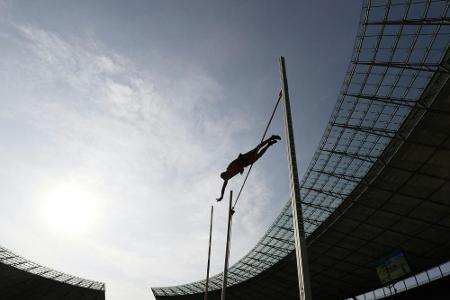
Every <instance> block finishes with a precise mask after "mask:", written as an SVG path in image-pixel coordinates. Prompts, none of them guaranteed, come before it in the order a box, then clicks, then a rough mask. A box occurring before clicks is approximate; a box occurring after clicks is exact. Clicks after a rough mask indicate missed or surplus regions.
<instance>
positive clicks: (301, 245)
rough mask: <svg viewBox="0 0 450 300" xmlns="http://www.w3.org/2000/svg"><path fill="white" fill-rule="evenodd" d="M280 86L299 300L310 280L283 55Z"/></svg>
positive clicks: (305, 299) (306, 297) (307, 297)
mask: <svg viewBox="0 0 450 300" xmlns="http://www.w3.org/2000/svg"><path fill="white" fill-rule="evenodd" d="M279 63H280V76H281V87H282V92H283V98H284V112H285V113H284V121H285V122H284V126H285V132H286V145H287V158H288V164H289V181H290V188H291V194H290V196H291V206H292V222H293V226H294V238H295V254H296V257H297V273H298V284H299V292H300V299H301V300H311V299H312V295H311V282H310V278H309V266H308V255H307V253H306V239H305V230H304V228H303V213H302V205H301V199H300V183H299V178H298V172H297V160H296V156H295V143H294V129H293V126H292V115H291V104H290V101H289V90H288V82H287V78H286V66H285V63H284V57H282V56H281V57H280V60H279Z"/></svg>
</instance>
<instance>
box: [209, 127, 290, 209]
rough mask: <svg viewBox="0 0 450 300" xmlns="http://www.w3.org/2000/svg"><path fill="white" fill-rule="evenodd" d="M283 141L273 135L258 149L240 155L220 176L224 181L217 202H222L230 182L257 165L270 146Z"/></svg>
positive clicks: (257, 147)
mask: <svg viewBox="0 0 450 300" xmlns="http://www.w3.org/2000/svg"><path fill="white" fill-rule="evenodd" d="M278 140H281V137H280V136H278V135H272V136H271V137H270V138H268V139H267V140H265V141H263V142H261V144H259V145H258V146H256V148H254V149H253V150H250V151H249V152H247V153H244V154H242V153H239V155H238V157H237V158H236V159H235V160H233V161H232V162H231V163H230V164H229V165H228V167H227V170H226V171H225V172H222V173H221V174H220V177H222V179H223V185H222V191H221V193H220V198H217V199H216V200H217V201H220V200H222V198H223V194H224V193H225V188H226V187H227V184H228V180H230V179H231V178H233V177H234V176H236V175H237V174H238V173H240V174H242V173H243V172H244V168H245V167H248V166H250V165H252V164H253V163H255V162H256V161H257V160H258V159H259V158H260V157H261V156H263V154H264V153H265V152H266V151H267V149H269V147H270V146H272V145H273V144H275V143H276V142H278Z"/></svg>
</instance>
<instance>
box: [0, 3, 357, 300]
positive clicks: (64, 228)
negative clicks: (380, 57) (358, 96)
mask: <svg viewBox="0 0 450 300" xmlns="http://www.w3.org/2000/svg"><path fill="white" fill-rule="evenodd" d="M360 10H361V2H360V1H352V0H345V1H332V0H329V1H325V0H320V1H300V0H297V1H289V0H283V1H266V0H252V1H251V0H249V1H237V0H230V1H217V0H191V1H186V0H185V1H182V0H172V1H163V0H160V1H154V0H148V1H138V0H132V1H66V0H62V1H45V0H36V1H22V0H16V1H10V0H0V56H1V57H2V59H1V60H0V80H1V82H2V84H1V85H0V166H1V168H0V207H1V209H0V245H2V246H4V247H6V248H8V249H10V250H12V251H13V252H15V253H18V254H20V255H22V256H24V257H26V258H28V259H30V260H32V261H35V262H38V263H40V264H42V265H44V266H47V267H50V268H53V269H56V270H59V271H63V272H65V273H69V274H71V275H76V276H80V277H83V278H88V279H93V280H97V281H102V282H105V283H106V299H108V300H116V299H137V300H140V299H154V298H153V295H152V293H151V290H150V287H157V286H169V285H176V284H182V283H187V282H191V281H195V280H199V279H202V278H204V276H205V272H206V259H207V246H208V233H209V212H210V207H211V205H214V230H213V247H212V258H211V259H212V264H211V273H212V274H216V273H219V272H221V270H222V269H223V255H224V247H225V230H226V218H225V216H226V210H227V203H226V201H222V202H220V203H216V202H215V198H216V197H218V196H219V192H220V188H221V184H222V180H221V179H220V177H219V174H220V173H221V172H222V171H224V169H225V168H226V166H227V165H228V163H229V162H230V161H231V160H233V159H235V158H236V157H237V155H238V153H240V152H241V153H243V152H246V151H248V150H250V149H251V148H253V147H254V146H256V144H257V143H258V142H259V140H260V139H261V136H262V133H263V131H264V128H265V126H266V123H267V120H268V118H269V116H270V113H271V112H272V108H273V106H274V104H275V101H276V98H277V96H278V92H279V90H280V79H279V67H278V58H279V56H280V55H283V56H285V58H286V64H287V76H288V81H289V91H290V96H291V105H292V113H293V118H294V120H293V122H294V130H295V142H296V150H297V160H298V164H299V173H300V175H301V174H303V173H304V172H305V170H306V168H307V165H308V163H309V161H310V159H311V158H312V156H313V153H314V151H315V149H316V148H317V146H318V143H319V141H320V138H321V136H322V133H323V131H324V129H325V126H326V124H327V121H328V119H329V117H330V114H331V112H332V110H333V107H334V103H335V102H336V99H337V96H338V93H339V89H340V86H341V84H342V82H343V79H344V75H345V72H346V69H347V66H348V64H349V61H350V57H351V53H352V48H353V42H354V39H355V35H356V31H357V28H358V21H359V14H360ZM282 108H283V107H282V106H280V109H278V111H277V113H276V115H275V118H274V120H273V122H272V125H271V128H270V130H269V135H271V134H279V135H281V136H282V138H283V139H282V141H281V142H279V143H278V144H276V145H274V146H273V147H271V148H270V149H269V150H268V151H267V152H266V154H265V155H264V157H263V158H261V160H260V161H258V163H257V164H255V166H254V167H253V170H252V173H251V176H250V178H249V180H248V183H247V185H246V186H245V189H244V192H243V195H242V197H241V199H240V200H239V204H238V206H237V208H236V214H235V216H234V220H233V222H234V223H233V241H232V248H231V263H233V262H235V261H237V260H238V259H239V258H240V257H242V256H243V255H245V253H247V252H248V251H249V250H250V249H251V248H252V246H253V245H254V244H255V243H256V242H257V241H258V240H259V239H260V238H261V237H262V235H263V234H264V232H265V231H266V230H267V228H268V226H269V225H270V224H271V223H272V221H273V220H274V218H275V217H276V216H277V215H278V213H279V212H280V211H281V208H282V207H283V206H284V204H285V203H286V201H287V200H288V197H289V183H288V168H287V160H286V145H285V142H284V140H285V139H284V129H283V114H282V113H283V112H282ZM243 178H244V176H237V177H236V178H234V179H233V180H232V181H231V182H230V183H229V185H228V190H229V189H233V190H234V191H235V194H236V192H237V190H238V189H239V187H240V185H241V183H242V180H243ZM226 195H228V194H226ZM225 199H227V197H225Z"/></svg>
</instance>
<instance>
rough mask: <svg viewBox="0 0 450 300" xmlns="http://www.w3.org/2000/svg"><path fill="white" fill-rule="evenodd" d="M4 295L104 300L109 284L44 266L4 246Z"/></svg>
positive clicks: (0, 258) (0, 283) (0, 255)
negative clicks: (106, 286)
mask: <svg viewBox="0 0 450 300" xmlns="http://www.w3.org/2000/svg"><path fill="white" fill-rule="evenodd" d="M0 298H1V299H48V300H53V299H67V300H71V299H74V300H75V299H77V300H78V299H86V300H104V299H105V285H104V284H103V283H101V282H96V281H91V280H87V279H83V278H79V277H75V276H71V275H68V274H65V273H61V272H58V271H55V270H52V269H49V268H46V267H43V266H41V265H39V264H36V263H34V262H31V261H29V260H27V259H25V258H23V257H20V256H19V255H17V254H15V253H13V252H11V251H10V250H8V249H6V248H3V247H1V246H0Z"/></svg>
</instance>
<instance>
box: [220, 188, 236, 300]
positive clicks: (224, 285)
mask: <svg viewBox="0 0 450 300" xmlns="http://www.w3.org/2000/svg"><path fill="white" fill-rule="evenodd" d="M232 202H233V191H230V204H229V207H228V230H227V245H226V247H225V266H224V268H223V279H222V295H221V297H220V299H221V300H225V299H226V298H225V297H226V291H227V278H228V259H229V258H230V240H231V221H232V216H233V213H234V211H233V209H232V208H231V204H232Z"/></svg>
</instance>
